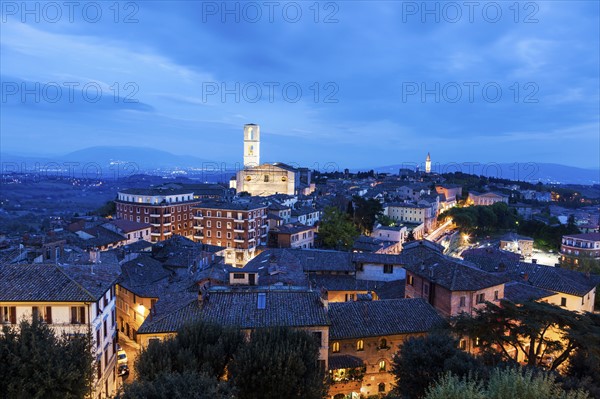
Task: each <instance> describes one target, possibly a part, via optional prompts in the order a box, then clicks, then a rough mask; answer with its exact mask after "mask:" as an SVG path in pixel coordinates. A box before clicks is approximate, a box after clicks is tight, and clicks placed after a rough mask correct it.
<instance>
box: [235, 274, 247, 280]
mask: <svg viewBox="0 0 600 399" xmlns="http://www.w3.org/2000/svg"><path fill="white" fill-rule="evenodd" d="M245 277H246V275H245V274H244V273H233V278H234V279H235V280H243V279H244V278H245Z"/></svg>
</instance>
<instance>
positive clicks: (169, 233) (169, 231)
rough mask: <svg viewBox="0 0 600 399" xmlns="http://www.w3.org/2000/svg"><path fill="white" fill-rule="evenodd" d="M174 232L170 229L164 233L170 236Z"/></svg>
mask: <svg viewBox="0 0 600 399" xmlns="http://www.w3.org/2000/svg"><path fill="white" fill-rule="evenodd" d="M172 234H173V232H172V231H171V230H168V231H165V232H164V235H165V236H170V235H172Z"/></svg>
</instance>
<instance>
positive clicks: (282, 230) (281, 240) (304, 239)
mask: <svg viewBox="0 0 600 399" xmlns="http://www.w3.org/2000/svg"><path fill="white" fill-rule="evenodd" d="M315 230H316V229H315V228H314V227H312V226H305V225H302V224H295V225H294V224H285V225H282V226H278V227H275V228H273V229H270V230H269V241H268V246H269V247H271V248H313V247H314V246H315Z"/></svg>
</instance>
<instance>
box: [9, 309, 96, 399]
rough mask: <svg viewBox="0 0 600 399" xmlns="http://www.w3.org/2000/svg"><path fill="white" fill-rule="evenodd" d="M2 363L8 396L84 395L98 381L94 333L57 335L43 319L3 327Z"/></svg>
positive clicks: (67, 396) (88, 392)
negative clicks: (95, 371)
mask: <svg viewBox="0 0 600 399" xmlns="http://www.w3.org/2000/svg"><path fill="white" fill-rule="evenodd" d="M0 364H1V365H2V366H1V367H0V393H2V395H6V396H3V397H8V398H15V399H20V398H23V399H29V398H61V399H64V398H68V399H71V398H73V399H75V398H83V397H85V396H86V395H89V394H90V392H91V389H92V383H93V381H94V367H93V365H94V354H93V345H92V339H91V335H90V334H82V335H62V336H57V335H56V334H55V333H54V331H53V330H52V329H51V328H50V327H48V325H47V324H45V323H43V322H42V321H41V320H40V319H37V320H33V321H32V322H29V321H27V320H23V321H21V322H20V323H19V326H18V328H11V327H6V326H5V327H3V328H2V334H0Z"/></svg>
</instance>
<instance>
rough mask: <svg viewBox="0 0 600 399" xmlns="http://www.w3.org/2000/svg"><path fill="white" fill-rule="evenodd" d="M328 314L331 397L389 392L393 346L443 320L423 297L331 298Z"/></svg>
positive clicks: (426, 330) (428, 329) (395, 348)
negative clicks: (336, 300)
mask: <svg viewBox="0 0 600 399" xmlns="http://www.w3.org/2000/svg"><path fill="white" fill-rule="evenodd" d="M328 315H329V318H330V319H331V327H330V330H329V374H330V377H331V382H332V383H331V385H330V388H329V395H328V397H329V398H332V399H337V398H345V397H353V398H355V397H370V396H372V395H383V394H386V393H388V392H389V391H390V390H391V389H392V388H393V386H394V382H395V380H394V376H393V374H392V373H391V370H392V368H391V366H392V361H393V356H394V354H395V353H396V352H397V351H398V346H399V345H400V344H402V342H404V341H405V340H406V339H408V338H410V337H415V336H421V335H424V334H426V333H427V332H428V331H430V330H431V329H433V328H435V327H436V326H437V325H438V324H440V323H442V318H441V317H440V316H439V315H438V314H437V312H436V311H435V309H433V307H431V305H429V304H428V303H426V302H425V301H423V300H422V299H395V300H382V301H355V302H342V303H330V304H329V312H328ZM347 395H350V396H347Z"/></svg>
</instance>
